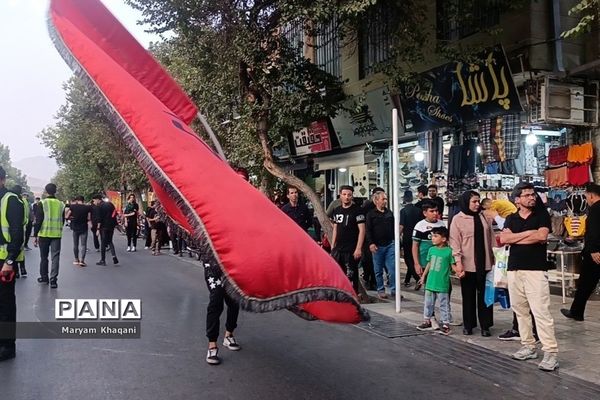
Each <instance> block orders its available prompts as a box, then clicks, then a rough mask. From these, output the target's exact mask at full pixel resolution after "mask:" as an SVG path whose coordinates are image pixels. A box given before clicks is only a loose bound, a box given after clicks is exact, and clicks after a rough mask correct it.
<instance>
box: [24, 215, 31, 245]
mask: <svg viewBox="0 0 600 400" xmlns="http://www.w3.org/2000/svg"><path fill="white" fill-rule="evenodd" d="M32 227H33V223H32V222H31V220H30V221H29V222H28V223H27V225H25V241H24V242H23V247H29V238H30V237H31V229H32Z"/></svg>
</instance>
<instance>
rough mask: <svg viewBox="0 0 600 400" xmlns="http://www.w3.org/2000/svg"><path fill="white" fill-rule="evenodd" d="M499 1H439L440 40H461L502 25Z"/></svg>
mask: <svg viewBox="0 0 600 400" xmlns="http://www.w3.org/2000/svg"><path fill="white" fill-rule="evenodd" d="M498 3H499V2H498V0H483V1H476V0H437V1H436V8H437V9H436V24H437V38H438V40H447V41H453V40H459V39H462V38H465V37H467V36H470V35H473V34H475V33H477V32H480V31H482V30H484V29H489V28H492V27H493V26H495V25H498V24H499V23H500V6H499V4H498Z"/></svg>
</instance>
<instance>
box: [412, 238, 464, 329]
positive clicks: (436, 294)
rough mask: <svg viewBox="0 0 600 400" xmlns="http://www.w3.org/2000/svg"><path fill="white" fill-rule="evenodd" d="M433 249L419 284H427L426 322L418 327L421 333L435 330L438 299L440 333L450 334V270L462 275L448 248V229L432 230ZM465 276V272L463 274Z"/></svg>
mask: <svg viewBox="0 0 600 400" xmlns="http://www.w3.org/2000/svg"><path fill="white" fill-rule="evenodd" d="M431 242H432V243H433V247H431V248H430V249H429V252H428V253H427V267H426V268H425V271H424V272H423V276H422V277H421V280H420V281H419V283H421V284H423V282H425V305H424V307H423V308H424V309H423V317H424V321H423V323H422V324H421V325H419V326H417V329H418V330H420V331H430V330H433V329H434V328H433V326H432V324H431V317H432V316H433V310H434V307H435V302H436V299H439V302H440V304H439V307H440V313H441V315H442V326H441V327H440V333H442V334H444V335H448V334H449V333H450V293H449V292H450V268H452V269H453V270H454V271H455V272H456V273H457V274H459V277H460V273H459V271H458V268H457V266H456V261H455V260H454V257H453V256H452V249H451V248H450V247H448V228H446V227H435V228H433V229H432V230H431ZM463 274H464V272H463Z"/></svg>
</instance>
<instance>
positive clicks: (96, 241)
mask: <svg viewBox="0 0 600 400" xmlns="http://www.w3.org/2000/svg"><path fill="white" fill-rule="evenodd" d="M96 225H97V224H96V223H93V224H92V229H91V230H92V238H94V249H96V250H100V240H99V239H98V234H97V232H98V228H97V227H96Z"/></svg>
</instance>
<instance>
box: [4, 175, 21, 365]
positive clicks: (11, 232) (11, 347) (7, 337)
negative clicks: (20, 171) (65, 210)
mask: <svg viewBox="0 0 600 400" xmlns="http://www.w3.org/2000/svg"><path fill="white" fill-rule="evenodd" d="M5 183H6V171H4V169H3V168H2V167H1V166H0V266H1V270H0V323H9V324H11V323H12V324H13V325H12V326H7V325H4V324H3V325H4V329H1V330H0V361H4V360H8V359H11V358H14V357H15V337H16V325H14V323H16V320H17V303H16V297H15V280H14V275H15V268H16V264H15V261H16V259H17V257H18V255H19V253H20V252H21V246H22V244H23V221H24V219H23V203H21V200H20V199H19V196H17V195H15V194H14V193H11V192H9V191H8V190H7V189H6V188H5V186H4V185H5Z"/></svg>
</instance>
